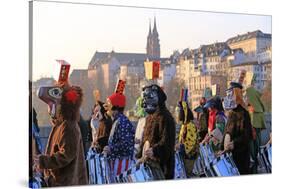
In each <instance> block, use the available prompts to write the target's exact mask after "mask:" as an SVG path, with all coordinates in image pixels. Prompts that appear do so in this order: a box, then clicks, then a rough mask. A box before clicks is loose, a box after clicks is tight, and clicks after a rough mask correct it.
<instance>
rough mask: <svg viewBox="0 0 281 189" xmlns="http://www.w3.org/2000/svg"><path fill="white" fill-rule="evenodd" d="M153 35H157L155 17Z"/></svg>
mask: <svg viewBox="0 0 281 189" xmlns="http://www.w3.org/2000/svg"><path fill="white" fill-rule="evenodd" d="M153 34H157V35H158V32H157V26H156V18H155V16H154V25H153Z"/></svg>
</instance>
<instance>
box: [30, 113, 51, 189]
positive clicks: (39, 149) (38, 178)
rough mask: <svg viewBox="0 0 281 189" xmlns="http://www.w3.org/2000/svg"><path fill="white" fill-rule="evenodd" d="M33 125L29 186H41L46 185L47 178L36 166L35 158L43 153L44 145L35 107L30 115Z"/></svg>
mask: <svg viewBox="0 0 281 189" xmlns="http://www.w3.org/2000/svg"><path fill="white" fill-rule="evenodd" d="M29 116H30V117H29V118H30V119H32V121H31V120H30V123H31V124H32V126H31V135H30V136H29V137H30V140H31V142H30V145H31V148H30V150H31V153H30V156H29V166H30V167H29V187H30V188H41V187H46V186H47V185H46V183H45V180H44V178H43V175H42V171H41V170H39V169H37V168H36V164H35V163H34V161H33V160H34V159H36V157H37V156H38V155H39V154H42V153H43V146H42V142H41V140H40V129H39V127H38V120H37V113H36V111H35V109H34V108H32V113H31V114H30V115H29Z"/></svg>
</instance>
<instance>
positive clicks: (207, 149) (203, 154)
mask: <svg viewBox="0 0 281 189" xmlns="http://www.w3.org/2000/svg"><path fill="white" fill-rule="evenodd" d="M199 152H200V158H201V161H202V162H203V168H206V167H209V165H210V163H211V162H212V161H213V160H214V159H215V158H216V157H215V153H214V151H213V149H212V147H211V146H210V145H209V144H205V145H204V144H200V145H199Z"/></svg>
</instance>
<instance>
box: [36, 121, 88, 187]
mask: <svg viewBox="0 0 281 189" xmlns="http://www.w3.org/2000/svg"><path fill="white" fill-rule="evenodd" d="M39 165H40V168H41V169H44V176H45V178H46V180H47V183H48V186H70V185H83V184H88V178H87V169H86V161H85V159H84V150H83V142H82V137H81V132H80V129H79V126H78V124H77V122H75V121H63V122H62V123H61V124H58V125H54V126H53V128H52V130H51V133H50V136H49V140H48V143H47V146H46V152H45V155H41V156H39Z"/></svg>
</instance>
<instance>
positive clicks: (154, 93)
mask: <svg viewBox="0 0 281 189" xmlns="http://www.w3.org/2000/svg"><path fill="white" fill-rule="evenodd" d="M143 98H144V100H143V107H144V110H145V111H146V112H147V113H148V115H147V117H146V122H145V129H144V136H143V142H142V144H141V149H143V148H144V146H145V144H146V147H147V146H149V147H148V148H147V149H146V150H144V149H143V150H144V154H143V155H145V156H146V157H147V159H148V160H152V161H153V162H154V163H155V164H157V165H159V166H158V167H160V169H161V170H162V172H163V173H164V177H165V178H156V179H173V178H174V166H175V152H174V147H175V121H174V118H173V117H172V115H171V113H170V112H169V111H168V109H167V108H166V105H165V101H166V100H167V96H166V94H165V93H164V91H163V90H162V89H161V88H160V87H159V86H158V85H150V86H146V87H144V88H143ZM147 144H148V145H147ZM141 156H142V153H139V154H137V156H136V157H137V158H140V157H141Z"/></svg>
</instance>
